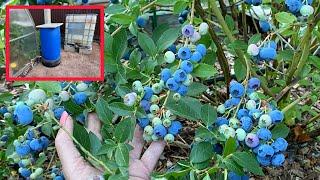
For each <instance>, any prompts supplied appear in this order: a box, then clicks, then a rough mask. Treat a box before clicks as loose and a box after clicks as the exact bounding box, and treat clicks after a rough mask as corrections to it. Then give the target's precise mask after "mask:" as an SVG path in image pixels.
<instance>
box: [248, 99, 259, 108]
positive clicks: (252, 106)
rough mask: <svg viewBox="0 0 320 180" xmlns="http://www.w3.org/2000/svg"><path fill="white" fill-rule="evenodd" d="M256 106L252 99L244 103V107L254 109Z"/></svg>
mask: <svg viewBox="0 0 320 180" xmlns="http://www.w3.org/2000/svg"><path fill="white" fill-rule="evenodd" d="M256 107H257V103H256V102H255V101H254V100H249V101H248V102H247V103H246V108H247V109H248V110H252V109H256Z"/></svg>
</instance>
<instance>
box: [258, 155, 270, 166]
mask: <svg viewBox="0 0 320 180" xmlns="http://www.w3.org/2000/svg"><path fill="white" fill-rule="evenodd" d="M257 160H258V162H259V164H260V165H262V166H269V165H270V164H271V158H270V157H260V156H257Z"/></svg>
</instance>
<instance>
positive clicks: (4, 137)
mask: <svg viewBox="0 0 320 180" xmlns="http://www.w3.org/2000/svg"><path fill="white" fill-rule="evenodd" d="M8 139H9V136H8V135H6V134H4V135H2V136H1V137H0V141H2V142H6V141H7V140H8Z"/></svg>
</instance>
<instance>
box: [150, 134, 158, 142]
mask: <svg viewBox="0 0 320 180" xmlns="http://www.w3.org/2000/svg"><path fill="white" fill-rule="evenodd" d="M151 138H152V141H158V140H159V137H158V136H157V135H155V134H153V135H152V136H151Z"/></svg>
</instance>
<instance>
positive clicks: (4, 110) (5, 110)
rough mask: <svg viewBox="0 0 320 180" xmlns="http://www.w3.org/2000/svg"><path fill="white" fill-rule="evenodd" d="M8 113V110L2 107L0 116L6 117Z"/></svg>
mask: <svg viewBox="0 0 320 180" xmlns="http://www.w3.org/2000/svg"><path fill="white" fill-rule="evenodd" d="M7 112H8V109H7V108H6V107H4V106H3V107H0V114H1V115H4V114H5V113H7Z"/></svg>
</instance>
